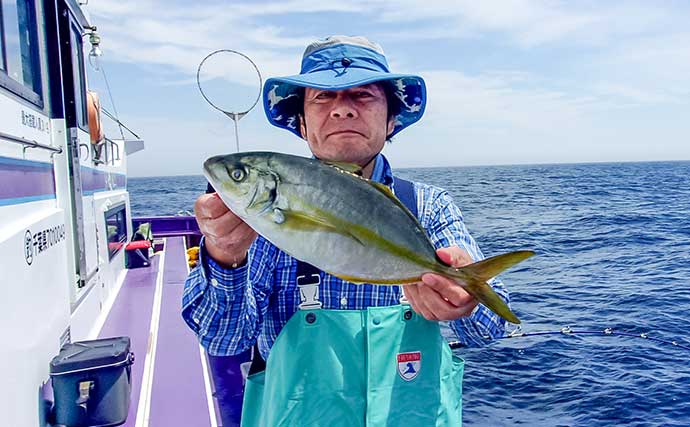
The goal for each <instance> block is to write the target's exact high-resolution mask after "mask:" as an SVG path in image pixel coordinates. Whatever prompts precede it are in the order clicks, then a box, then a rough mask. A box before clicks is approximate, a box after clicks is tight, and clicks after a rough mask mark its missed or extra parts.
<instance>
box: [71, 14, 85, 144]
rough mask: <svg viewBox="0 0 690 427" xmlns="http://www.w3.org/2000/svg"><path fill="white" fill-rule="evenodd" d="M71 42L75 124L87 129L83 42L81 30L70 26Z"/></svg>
mask: <svg viewBox="0 0 690 427" xmlns="http://www.w3.org/2000/svg"><path fill="white" fill-rule="evenodd" d="M70 39H71V42H72V74H73V75H72V78H73V79H74V101H75V104H74V107H75V110H76V113H77V126H79V127H80V128H81V129H83V130H86V131H88V121H87V113H86V79H85V78H84V43H83V42H82V38H81V31H80V30H79V28H78V27H76V26H74V25H73V26H72V29H71V31H70Z"/></svg>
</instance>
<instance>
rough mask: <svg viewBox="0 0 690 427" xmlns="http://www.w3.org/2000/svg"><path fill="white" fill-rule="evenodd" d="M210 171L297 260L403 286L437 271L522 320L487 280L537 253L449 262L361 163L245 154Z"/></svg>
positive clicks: (231, 204) (357, 279) (243, 211)
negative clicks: (456, 263) (361, 171)
mask: <svg viewBox="0 0 690 427" xmlns="http://www.w3.org/2000/svg"><path fill="white" fill-rule="evenodd" d="M203 171H204V175H205V176H206V178H207V179H208V181H209V182H210V183H211V185H212V186H213V187H214V188H215V189H216V192H217V193H218V195H219V196H220V198H221V199H222V200H223V202H224V203H225V204H226V205H227V207H228V208H229V209H230V210H232V212H234V213H235V215H237V216H238V217H240V218H241V219H242V220H243V221H244V222H246V223H247V224H248V225H249V226H250V227H251V228H253V229H254V230H255V231H256V232H257V233H258V234H260V235H262V236H263V237H264V238H266V239H267V240H268V241H270V242H271V243H273V244H274V245H275V246H277V247H278V248H280V249H281V250H283V251H284V252H285V253H287V254H288V255H290V256H292V257H294V258H296V259H299V260H302V261H304V262H308V263H310V264H312V265H314V266H315V267H317V268H318V269H320V270H322V271H325V272H327V273H329V274H331V275H333V276H336V277H339V278H341V279H343V280H346V281H348V282H352V283H360V284H361V283H370V284H376V285H401V284H406V283H415V282H419V281H421V277H422V275H423V274H425V273H430V272H433V273H437V274H440V275H443V276H445V277H449V278H451V279H454V280H455V282H456V283H458V285H459V286H462V287H463V288H464V289H465V290H466V291H467V292H468V293H469V294H471V295H472V296H473V297H474V298H476V299H477V300H478V301H479V302H480V303H482V304H484V305H485V306H486V307H487V308H489V309H490V310H491V311H493V312H494V313H496V314H497V315H499V316H500V317H502V318H503V319H505V320H507V321H509V322H511V323H520V320H519V319H518V317H517V316H516V315H515V313H513V312H512V311H511V310H510V308H509V307H508V305H507V304H506V303H505V302H504V301H503V299H502V298H501V297H500V296H499V295H498V294H497V293H496V292H495V291H494V290H493V289H492V288H491V286H490V285H489V284H488V283H487V281H488V280H490V279H491V278H493V277H495V276H497V275H498V274H499V273H500V272H502V271H504V270H506V269H508V268H510V267H512V266H513V265H515V264H517V263H519V262H521V261H523V260H525V259H527V258H529V257H531V256H532V255H534V252H533V251H529V250H520V251H514V252H509V253H505V254H501V255H497V256H494V257H490V258H486V259H484V260H481V261H478V262H475V263H473V264H470V265H467V266H464V267H460V268H455V267H452V266H449V265H447V264H445V263H444V262H443V261H441V259H440V258H439V257H438V256H437V254H436V249H435V247H434V245H433V244H432V242H431V241H430V240H429V238H428V237H427V235H426V232H425V231H424V228H423V227H422V226H421V225H420V223H419V221H418V220H417V218H416V217H415V216H414V215H413V214H412V213H411V212H410V211H409V210H408V209H407V208H406V207H405V206H404V205H403V204H402V202H400V200H398V198H397V197H396V196H395V195H394V194H393V192H392V191H391V190H390V189H389V188H388V187H387V186H386V185H384V184H381V183H378V182H375V181H372V180H368V179H365V178H363V177H361V176H359V175H358V172H359V166H357V165H353V164H346V163H337V162H323V161H321V160H318V159H313V158H306V157H300V156H294V155H289V154H283V153H274V152H241V153H236V154H228V155H218V156H213V157H210V158H208V159H207V160H206V161H205V162H204V165H203Z"/></svg>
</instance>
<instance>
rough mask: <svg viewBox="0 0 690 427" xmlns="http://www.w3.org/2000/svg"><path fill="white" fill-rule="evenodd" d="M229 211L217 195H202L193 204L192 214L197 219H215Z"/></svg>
mask: <svg viewBox="0 0 690 427" xmlns="http://www.w3.org/2000/svg"><path fill="white" fill-rule="evenodd" d="M229 211H230V209H228V207H227V206H225V203H223V200H221V198H220V197H218V193H212V194H202V195H201V196H199V197H198V198H197V199H196V202H195V203H194V213H195V214H196V216H197V218H199V219H216V218H219V217H221V216H223V215H225V214H226V213H227V212H229Z"/></svg>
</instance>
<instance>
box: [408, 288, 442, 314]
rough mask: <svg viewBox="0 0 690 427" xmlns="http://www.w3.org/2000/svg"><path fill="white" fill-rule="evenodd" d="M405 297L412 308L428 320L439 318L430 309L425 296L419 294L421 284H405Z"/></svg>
mask: <svg viewBox="0 0 690 427" xmlns="http://www.w3.org/2000/svg"><path fill="white" fill-rule="evenodd" d="M405 297H407V300H408V301H409V302H410V305H411V306H412V309H413V310H414V311H415V312H417V313H419V314H421V315H422V316H423V317H424V318H425V319H426V320H438V319H437V318H436V316H434V314H433V313H432V312H431V310H429V308H428V307H427V305H426V304H425V301H424V300H423V298H422V297H421V296H420V295H419V285H417V284H411V285H405Z"/></svg>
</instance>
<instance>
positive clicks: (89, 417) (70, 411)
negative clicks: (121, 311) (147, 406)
mask: <svg viewBox="0 0 690 427" xmlns="http://www.w3.org/2000/svg"><path fill="white" fill-rule="evenodd" d="M129 345H130V344H129V337H117V338H106V339H98V340H93V341H81V342H75V343H71V344H67V345H65V346H64V347H63V348H62V349H61V350H60V354H58V355H57V356H55V357H54V358H53V360H52V361H51V362H50V377H51V379H52V381H53V392H54V397H55V407H54V415H55V422H56V423H57V424H60V425H65V426H67V427H86V426H99V427H108V426H119V425H120V424H123V423H124V422H125V421H126V420H127V412H128V411H129V400H130V391H131V365H132V363H134V354H133V353H131V352H130V351H129Z"/></svg>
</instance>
